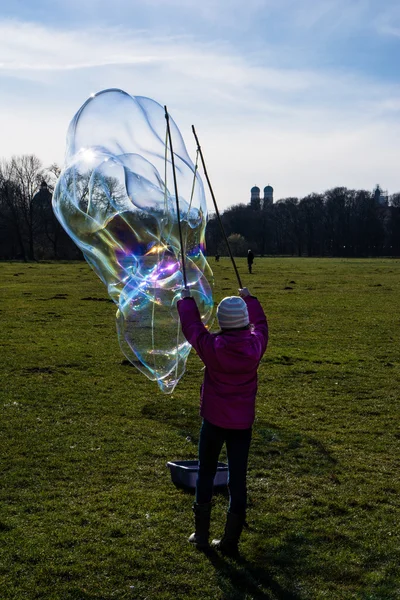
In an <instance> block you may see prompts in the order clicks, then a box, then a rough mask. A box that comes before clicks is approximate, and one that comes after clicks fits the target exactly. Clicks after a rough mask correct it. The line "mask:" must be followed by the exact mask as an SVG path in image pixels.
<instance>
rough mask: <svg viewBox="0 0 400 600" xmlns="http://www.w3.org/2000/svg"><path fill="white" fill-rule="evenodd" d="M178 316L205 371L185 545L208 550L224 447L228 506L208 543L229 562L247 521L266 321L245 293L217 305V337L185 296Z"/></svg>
mask: <svg viewBox="0 0 400 600" xmlns="http://www.w3.org/2000/svg"><path fill="white" fill-rule="evenodd" d="M178 312H179V317H180V320H181V324H182V331H183V335H184V336H185V338H186V339H187V341H188V342H189V343H190V344H191V345H192V346H193V348H194V349H195V350H196V352H197V354H198V355H199V357H200V358H201V360H202V361H203V363H204V364H205V366H206V369H205V372H204V381H203V385H202V386H201V399H200V414H201V416H202V417H203V423H202V427H201V431H200V440H199V471H198V477H197V483H196V499H195V503H194V505H193V511H194V515H195V532H194V533H193V534H192V535H191V536H190V538H189V541H190V542H191V543H192V544H194V545H195V546H196V547H197V548H199V549H206V548H208V547H209V543H208V538H209V529H210V518H211V500H212V495H213V482H214V477H215V474H216V472H217V465H218V458H219V455H220V452H221V449H222V446H223V444H224V442H225V443H226V451H227V455H228V467H229V484H228V485H229V497H230V502H229V510H228V514H227V520H226V525H225V533H224V535H223V537H222V539H221V540H213V541H212V546H213V547H214V548H216V549H217V550H220V551H221V552H222V553H223V554H226V555H229V556H234V555H236V554H237V553H238V543H239V538H240V535H241V533H242V530H243V525H244V522H245V518H246V506H247V488H246V476H247V461H248V455H249V449H250V442H251V434H252V425H253V422H254V416H255V400H256V394H257V369H258V365H259V363H260V360H261V357H262V356H263V354H264V352H265V350H266V348H267V344H268V324H267V319H266V317H265V314H264V311H263V309H262V306H261V304H260V303H259V301H258V300H257V298H255V297H254V296H251V295H250V293H249V291H248V289H247V288H243V289H240V290H239V296H230V297H228V298H224V299H223V300H222V301H221V302H220V304H219V305H218V308H217V318H218V322H219V326H220V328H221V331H220V332H219V333H214V334H211V333H210V332H209V331H208V330H207V329H206V327H204V325H203V323H202V322H201V318H200V313H199V310H198V308H197V305H196V302H195V300H194V298H191V297H190V291H189V290H183V291H182V299H181V300H179V301H178ZM250 323H251V324H250Z"/></svg>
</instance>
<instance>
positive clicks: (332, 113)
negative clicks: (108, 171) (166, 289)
mask: <svg viewBox="0 0 400 600" xmlns="http://www.w3.org/2000/svg"><path fill="white" fill-rule="evenodd" d="M399 58H400V3H399V2H398V1H397V0H396V1H392V0H352V1H350V0H346V1H345V0H320V1H318V2H317V1H311V0H279V1H278V0H246V1H245V2H244V1H243V0H241V1H239V0H231V1H230V2H228V1H225V0H213V1H211V0H202V2H199V1H198V0H196V1H194V0H146V1H145V0H143V1H142V0H139V1H137V0H113V1H112V2H110V1H109V0H108V1H107V2H106V1H103V0H99V1H98V0H96V1H95V0H84V1H83V0H79V1H78V0H70V1H68V2H67V1H64V0H52V1H50V0H43V1H37V0H29V1H28V0H20V1H18V0H17V1H15V2H12V3H8V6H4V7H3V6H2V8H1V9H0V131H1V136H0V156H3V157H5V158H9V157H10V156H11V155H13V154H23V153H35V154H37V155H38V156H39V158H41V159H42V160H43V162H44V164H45V165H49V164H50V163H52V162H58V163H62V161H63V154H64V145H65V134H66V130H67V127H68V123H69V121H70V120H71V118H72V117H73V115H74V114H75V112H76V111H77V110H78V108H79V107H80V106H81V104H82V103H83V102H84V101H85V100H86V98H87V97H88V96H89V95H90V94H91V93H93V92H96V91H99V90H101V89H105V88H109V87H118V88H122V89H124V90H125V91H127V92H129V93H131V94H133V95H141V96H149V97H151V98H154V99H155V100H157V101H158V102H160V103H161V104H167V105H168V108H169V111H170V113H171V114H172V116H173V117H174V119H175V121H176V122H177V124H178V126H179V127H180V129H181V131H182V134H183V136H184V139H185V141H186V145H187V147H188V150H189V153H190V154H191V155H192V157H194V153H195V148H194V143H193V140H192V136H191V131H190V126H191V124H192V123H194V124H195V125H196V129H197V132H198V134H199V136H200V139H201V143H202V147H203V150H204V154H205V158H206V161H207V165H208V170H209V174H210V177H211V179H212V182H213V184H214V187H215V192H216V196H217V199H218V200H219V203H220V205H221V207H222V208H224V207H226V206H229V205H231V204H235V203H238V202H247V201H248V200H249V195H250V193H249V190H250V188H251V187H252V186H253V185H254V184H257V185H258V186H260V187H261V188H262V187H264V186H265V185H267V184H268V183H270V184H271V185H273V187H274V189H275V199H278V198H284V197H286V196H291V195H295V196H303V195H306V194H307V193H311V192H313V191H315V192H319V191H324V190H325V189H328V188H330V187H333V186H336V185H345V186H347V187H356V188H365V189H372V188H373V187H374V185H375V184H376V183H380V185H381V186H382V187H383V188H385V189H388V190H389V193H394V192H397V191H400V176H399V157H400V151H399V150H400V149H399V145H400V69H399V66H398V65H399Z"/></svg>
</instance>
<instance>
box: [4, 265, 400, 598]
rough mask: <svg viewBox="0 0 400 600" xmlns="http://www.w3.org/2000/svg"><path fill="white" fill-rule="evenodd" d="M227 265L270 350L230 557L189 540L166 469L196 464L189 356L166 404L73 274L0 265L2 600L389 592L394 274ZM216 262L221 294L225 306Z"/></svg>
mask: <svg viewBox="0 0 400 600" xmlns="http://www.w3.org/2000/svg"><path fill="white" fill-rule="evenodd" d="M238 266H239V269H240V271H241V273H242V278H243V282H244V284H247V285H248V287H249V288H250V290H251V291H252V292H253V293H254V294H256V295H257V296H258V297H259V298H260V300H261V301H262V303H263V305H264V307H265V310H266V312H267V315H268V317H269V324H270V346H269V348H268V350H267V354H266V355H265V357H264V359H263V361H262V363H261V366H260V371H259V394H258V404H257V418H256V422H255V427H254V437H253V444H252V449H251V456H250V464H249V479H248V488H249V511H248V523H249V528H248V529H247V530H245V532H244V534H243V537H242V544H241V548H242V558H241V560H240V561H237V562H236V561H234V560H230V559H225V558H222V557H220V556H217V555H213V554H211V555H205V554H202V553H200V552H198V551H196V550H195V549H194V548H192V546H191V545H190V544H189V543H188V542H187V537H188V535H189V534H190V533H191V532H192V530H193V529H192V528H193V525H192V513H191V505H192V502H193V496H192V495H191V494H190V493H187V492H183V491H182V490H179V489H176V488H175V487H174V486H173V485H172V483H171V480H170V474H169V471H168V469H167V468H166V462H167V461H168V460H171V459H191V458H196V451H197V441H198V432H199V427H200V418H199V416H198V390H199V386H200V383H201V380H202V364H201V362H200V360H199V359H198V358H197V356H195V354H194V353H192V354H191V356H190V359H189V361H188V366H187V371H186V374H185V376H184V377H183V379H182V380H181V382H180V383H179V385H178V387H177V388H176V390H175V392H174V393H173V395H172V396H164V395H162V394H161V392H160V391H159V390H158V388H157V386H156V384H155V383H152V382H150V381H148V380H147V378H146V377H145V376H144V375H142V374H141V373H139V371H137V370H136V369H135V368H133V367H131V366H129V365H126V364H124V361H123V359H124V357H123V356H122V355H121V353H120V350H119V346H118V342H117V336H116V333H115V322H114V314H115V306H114V304H112V303H111V302H108V301H106V292H105V288H104V286H103V285H102V283H101V282H100V281H99V280H98V279H97V277H96V275H95V274H94V273H93V272H92V271H91V270H90V269H89V267H88V266H87V265H86V264H85V263H76V264H56V263H53V264H21V263H11V264H10V263H3V264H0V273H1V290H0V317H1V330H0V347H1V373H0V376H1V382H0V390H1V392H0V393H1V402H0V407H1V417H0V418H1V422H0V428H1V429H0V452H1V454H0V456H1V486H0V488H1V489H0V599H1V600H11V599H12V600H19V599H21V600H22V599H33V598H41V599H42V598H45V599H55V600H56V599H61V600H64V599H65V600H95V599H96V600H100V599H101V600H113V599H130V600H139V599H140V600H145V599H147V600H164V599H165V600H167V599H168V600H177V599H182V600H183V599H184V600H199V599H207V600H208V599H209V600H222V599H223V600H239V599H240V600H250V599H256V598H257V599H288V600H316V599H328V600H347V599H350V598H352V599H353V598H355V599H359V600H384V599H385V600H395V599H398V598H400V566H399V565H400V543H399V531H400V522H399V521H400V518H399V515H400V500H399V498H400V495H399V493H400V483H399V481H400V475H399V474H400V428H399V396H400V391H399V390H400V360H399V350H400V327H399V326H400V261H399V260H384V259H382V260H380V259H376V260H339V259H277V258H271V259H267V258H265V259H256V261H255V263H254V274H253V275H251V276H250V275H247V274H246V269H245V263H244V260H241V259H239V260H238ZM212 267H213V269H214V274H215V280H216V300H217V301H219V300H220V299H221V298H222V297H223V296H224V295H231V294H232V293H236V287H237V286H236V283H235V279H234V274H233V270H232V268H231V266H230V263H229V261H228V259H227V258H222V259H221V261H220V263H215V262H214V260H213V259H212ZM94 299H101V300H105V301H96V300H94ZM226 505H227V499H226V497H225V496H224V495H222V494H219V495H218V496H217V497H216V499H215V507H214V509H213V522H212V534H213V535H219V534H220V533H221V531H222V528H223V524H224V516H225V510H226Z"/></svg>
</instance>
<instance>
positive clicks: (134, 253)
mask: <svg viewBox="0 0 400 600" xmlns="http://www.w3.org/2000/svg"><path fill="white" fill-rule="evenodd" d="M170 128H171V135H172V138H173V144H174V159H175V168H176V175H177V183H178V193H179V212H180V218H181V225H182V237H183V240H184V247H185V265H186V276H187V282H188V285H189V287H190V289H191V291H192V295H193V296H194V297H195V299H196V301H197V305H198V307H199V310H200V314H201V318H202V321H203V323H204V324H207V323H208V322H209V321H210V319H211V316H212V312H213V299H212V287H213V277H212V271H211V269H210V266H209V264H208V262H207V261H206V258H205V256H204V234H205V227H206V220H207V206H206V200H205V195H204V188H203V184H202V181H201V178H200V176H199V174H198V172H197V171H196V169H195V165H194V164H193V162H192V161H191V159H190V158H189V155H188V153H187V151H186V148H185V144H184V142H183V139H182V136H181V134H180V131H179V129H178V128H177V126H176V124H175V123H174V121H173V120H172V119H171V118H170ZM53 208H54V212H55V214H56V216H57V218H58V220H59V221H60V223H61V224H62V226H63V227H64V229H65V230H66V231H67V233H68V234H69V235H70V236H71V238H72V239H73V240H74V242H75V243H76V244H77V246H79V248H80V249H81V250H82V252H83V254H84V256H85V258H86V260H87V262H88V263H89V265H90V266H91V267H92V269H93V270H94V271H95V272H96V273H97V275H98V276H99V277H100V279H101V280H102V281H103V283H104V284H105V285H106V286H107V291H108V294H109V295H110V297H111V298H112V299H113V301H114V302H115V303H116V304H117V305H118V310H117V314H116V325H117V333H118V339H119V343H120V347H121V349H122V352H123V353H124V354H125V356H126V357H127V358H128V359H129V361H130V362H131V363H132V364H134V365H135V366H136V367H137V368H138V369H139V370H140V371H141V372H142V373H144V374H145V375H146V376H147V377H148V378H149V379H151V380H154V381H157V383H158V385H159V387H160V389H161V390H162V391H163V392H165V393H171V392H172V391H173V390H174V388H175V386H176V384H177V383H178V381H179V379H180V378H181V377H182V375H183V373H184V371H185V366H186V359H187V357H188V355H189V352H190V345H189V344H188V343H187V342H186V340H185V339H184V337H183V335H182V331H181V329H180V325H179V319H178V315H177V310H176V302H177V300H178V299H179V297H180V291H181V289H182V287H183V276H182V268H181V263H180V241H179V229H178V219H177V208H176V198H175V195H174V185H173V173H172V166H171V155H170V152H169V151H168V152H167V153H166V120H165V114H164V108H163V107H162V106H161V105H160V104H158V103H157V102H155V101H154V100H151V99H150V98H144V97H139V96H130V95H129V94H127V93H126V92H123V91H122V90H117V89H111V90H104V91H102V92H99V93H97V94H95V95H92V96H91V97H90V98H89V99H88V100H87V101H86V102H85V104H84V105H83V106H82V107H81V108H80V109H79V111H78V112H77V114H76V115H75V117H74V118H73V119H72V121H71V124H70V126H69V130H68V134H67V148H66V157H65V165H64V168H63V170H62V172H61V174H60V177H59V179H58V182H57V185H56V188H55V191H54V195H53Z"/></svg>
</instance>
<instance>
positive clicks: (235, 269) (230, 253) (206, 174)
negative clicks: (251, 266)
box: [192, 125, 243, 289]
mask: <svg viewBox="0 0 400 600" xmlns="http://www.w3.org/2000/svg"><path fill="white" fill-rule="evenodd" d="M192 131H193V135H194V137H195V140H196V144H197V151H198V152H199V154H200V158H201V164H202V165H203V171H204V175H205V176H206V179H207V183H208V187H209V190H210V193H211V197H212V200H213V203H214V208H215V212H216V214H217V218H218V222H219V225H220V227H221V231H222V234H223V236H224V239H225V242H226V246H227V248H228V252H229V256H230V259H231V261H232V265H233V268H234V271H235V274H236V278H237V281H238V284H239V288H240V289H241V288H242V287H243V285H242V281H241V279H240V275H239V271H238V270H237V266H236V263H235V259H234V258H233V254H232V250H231V247H230V245H229V240H228V238H227V236H226V233H225V229H224V226H223V225H222V220H221V217H220V214H219V210H218V206H217V201H216V200H215V196H214V192H213V189H212V186H211V182H210V179H209V177H208V173H207V169H206V163H205V162H204V157H203V152H202V151H201V146H200V143H199V139H198V137H197V134H196V130H195V128H194V125H192Z"/></svg>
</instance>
